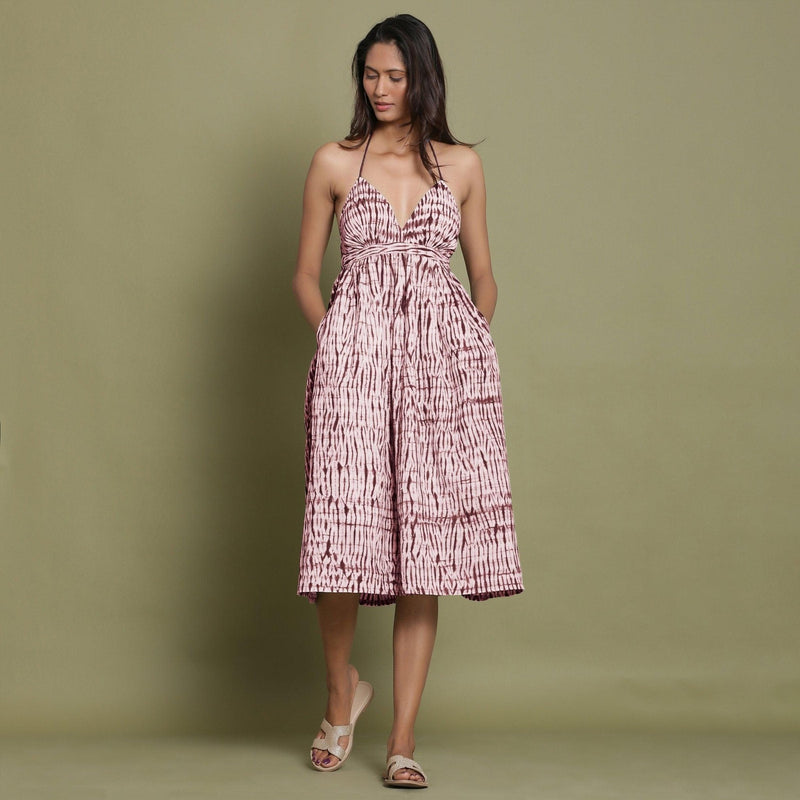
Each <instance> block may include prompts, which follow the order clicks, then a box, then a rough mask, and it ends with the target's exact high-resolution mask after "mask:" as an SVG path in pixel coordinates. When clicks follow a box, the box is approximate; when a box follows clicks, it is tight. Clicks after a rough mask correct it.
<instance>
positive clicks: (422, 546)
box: [294, 14, 523, 787]
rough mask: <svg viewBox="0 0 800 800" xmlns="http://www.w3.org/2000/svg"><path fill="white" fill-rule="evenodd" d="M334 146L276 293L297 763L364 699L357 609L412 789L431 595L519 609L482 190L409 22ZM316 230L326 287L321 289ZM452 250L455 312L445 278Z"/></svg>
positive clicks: (330, 742)
mask: <svg viewBox="0 0 800 800" xmlns="http://www.w3.org/2000/svg"><path fill="white" fill-rule="evenodd" d="M353 76H354V79H355V82H356V101H355V111H354V115H353V120H352V123H351V129H350V134H349V136H347V137H346V138H345V140H344V141H342V142H331V143H329V144H326V145H323V146H322V147H321V148H320V149H319V150H317V152H316V153H315V155H314V158H313V160H312V163H311V168H310V169H309V172H308V177H307V179H306V185H305V192H304V197H303V221H302V226H301V235H300V247H299V253H298V258H297V269H296V274H295V278H294V290H295V294H296V296H297V300H298V303H299V305H300V307H301V309H302V311H303V314H304V315H305V317H306V318H307V320H308V321H309V323H310V324H311V325H312V326H313V328H314V329H315V330H316V338H317V349H316V352H315V354H314V357H313V359H312V362H311V366H310V368H309V372H308V381H307V386H306V400H305V425H306V451H305V476H306V480H305V488H306V506H305V519H304V526H303V542H302V553H301V558H300V577H299V583H298V594H300V595H303V596H306V597H308V598H309V600H311V601H312V602H315V603H316V607H317V612H318V618H319V624H320V629H321V633H322V643H323V649H324V653H325V661H326V667H327V685H328V693H329V694H328V704H327V708H326V712H325V719H324V720H323V723H322V727H321V729H320V731H319V734H318V736H317V738H316V739H315V740H314V742H313V745H312V750H311V759H312V763H313V765H314V766H315V767H316V768H317V769H320V770H325V771H329V770H335V769H338V768H339V767H340V766H341V765H342V763H343V762H344V760H345V759H346V758H347V756H348V755H349V753H350V748H351V747H352V744H353V736H352V733H353V727H354V725H355V722H356V719H357V718H358V716H359V715H360V714H361V712H362V711H363V709H364V708H365V707H366V706H367V704H368V703H369V701H370V700H371V698H372V686H371V685H370V684H368V683H366V682H365V681H361V680H360V679H359V675H358V672H357V671H356V669H355V667H353V666H352V665H351V664H350V651H351V647H352V643H353V636H354V633H355V627H356V617H357V613H358V608H359V604H363V605H382V604H388V603H395V604H396V606H395V621H394V644H393V650H394V723H393V725H392V729H391V732H390V734H389V739H388V743H387V768H386V773H385V776H384V780H385V782H386V784H387V785H390V786H409V787H424V786H427V779H426V776H425V773H424V772H423V770H422V767H421V766H420V764H419V763H417V762H416V761H414V760H413V755H414V723H415V720H416V716H417V712H418V710H419V706H420V700H421V697H422V692H423V688H424V686H425V680H426V677H427V674H428V667H429V664H430V659H431V654H432V652H433V645H434V640H435V637H436V626H437V618H438V596H439V595H456V594H458V595H463V596H464V597H466V598H469V599H471V600H485V599H488V598H491V597H499V596H507V595H513V594H518V593H519V592H521V591H522V590H523V585H522V573H521V569H520V563H519V556H518V551H517V540H516V532H515V527H514V516H513V511H512V504H511V490H510V483H509V476H508V465H507V460H506V440H505V429H504V421H503V407H502V398H501V391H500V373H499V368H498V362H497V354H496V351H495V346H494V342H493V340H492V335H491V332H490V329H489V321H490V320H491V318H492V315H493V313H494V308H495V304H496V299H497V287H496V284H495V281H494V277H493V275H492V267H491V260H490V254H489V242H488V235H487V229H486V192H485V185H484V179H483V170H482V166H481V162H480V159H479V157H478V156H477V154H476V153H475V152H474V151H473V150H472V149H471V147H469V146H467V145H464V144H461V143H459V142H458V141H457V140H456V139H455V138H454V137H453V135H452V134H451V133H450V130H449V128H448V125H447V119H446V114H445V82H444V73H443V70H442V64H441V60H440V58H439V53H438V50H437V48H436V43H435V42H434V39H433V36H432V35H431V32H430V31H429V30H428V28H427V27H426V26H425V25H424V24H423V23H422V22H421V21H420V20H418V19H416V18H415V17H412V16H410V15H408V14H401V15H399V16H396V17H391V18H389V19H386V20H384V21H383V22H381V23H379V24H378V25H376V26H375V27H373V28H372V30H371V31H370V32H369V33H368V34H367V36H366V37H365V38H364V39H363V40H362V41H361V42H360V43H359V45H358V48H357V50H356V53H355V56H354V59H353ZM334 217H336V218H338V223H339V232H340V236H341V251H342V268H341V271H340V272H339V274H338V276H337V277H336V280H335V281H334V284H333V288H332V290H331V296H330V301H329V303H328V306H327V309H326V307H325V304H324V301H323V298H322V293H321V291H320V288H319V279H320V271H321V266H322V259H323V254H324V252H325V249H326V246H327V243H328V239H329V237H330V233H331V225H332V222H333V219H334ZM459 242H460V244H461V249H462V252H463V255H464V260H465V263H466V266H467V273H468V276H469V284H470V290H471V296H472V297H471V298H470V295H469V294H467V292H466V290H465V289H464V287H463V286H462V284H461V283H460V281H459V280H458V279H457V278H456V276H455V275H454V273H453V272H452V271H451V269H450V257H451V256H452V254H453V252H454V250H455V248H456V245H457V244H458V243H459Z"/></svg>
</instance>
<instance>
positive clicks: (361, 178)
mask: <svg viewBox="0 0 800 800" xmlns="http://www.w3.org/2000/svg"><path fill="white" fill-rule="evenodd" d="M357 180H359V181H363V182H364V183H366V184H367V186H369V187H370V189H372V191H373V192H375V194H377V195H378V197H380V198H381V200H383V202H384V203H386V206H387V207H388V209H389V211H391V212H392V217H393V218H394V223H395V225H397V227H398V229H399V230H401V231H404V230H405V229H406V228H407V227H408V224H409V223H410V222H411V220H412V219H414V215H415V214H416V213H417V211H418V210H419V207H420V206H421V205H422V202H423V200H425V198H426V197H427V196H428V195H429V194H430V193H431V192H432V191H433V190H434V189H435V188H436V187H437V186H438V185H439V184H440V183H444V180H443V179H441V178H439V179H437V181H436V182H435V183H433V184H432V185H431V186H429V187H428V188H427V189H426V190H425V192H424V193H423V194H422V196H421V197H420V198H419V200H417V202H416V203H415V205H414V208H413V209H411V214H410V215H409V217H408V219H407V220H406V221H405V222H404V223H403V224H402V225H401V224H400V220H399V219H398V218H397V213H396V212H395V210H394V206H393V205H392V204H391V203H390V202H389V198H388V197H386V195H385V194H384V193H383V192H382V191H381V190H380V189H379V188H378V187H377V186H375V184H374V183H371V182H370V181H368V180H367V179H366V178H365V177H364V176H363V175H359V176H358V178H357ZM342 207H343V208H344V206H342ZM340 213H341V212H340Z"/></svg>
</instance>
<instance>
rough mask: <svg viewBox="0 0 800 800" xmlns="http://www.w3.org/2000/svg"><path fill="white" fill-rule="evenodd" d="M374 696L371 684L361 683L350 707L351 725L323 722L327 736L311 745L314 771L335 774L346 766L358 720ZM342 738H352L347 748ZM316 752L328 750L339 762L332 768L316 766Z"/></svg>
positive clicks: (319, 738) (322, 726) (317, 739)
mask: <svg viewBox="0 0 800 800" xmlns="http://www.w3.org/2000/svg"><path fill="white" fill-rule="evenodd" d="M373 694H374V690H373V688H372V684H371V683H367V682H366V681H359V682H358V685H357V686H356V691H355V693H354V695H353V705H352V706H350V724H349V725H331V724H330V722H328V720H326V719H323V720H322V724H321V725H320V728H321V729H322V731H323V732H324V734H325V736H320V737H317V738H316V739H314V741H313V742H312V743H311V751H310V755H311V766H312V767H314V769H318V770H319V771H320V772H333V771H334V770H337V769H339V767H341V766H342V764H344V762H345V761H346V760H347V757H348V756H349V755H350V751H351V750H352V749H353V731H354V730H355V727H356V720H357V719H358V718H359V717H360V716H361V712H362V711H363V710H364V709H365V708H366V707H367V706H368V705H369V702H370V700H372V695H373ZM341 736H349V737H350V739H349V741H348V742H347V747H342V746H341V745H340V744H339V737H341ZM314 750H327V751H328V752H329V753H330V754H331V755H332V756H336V758H338V759H339V760H338V761H337V762H336V763H335V764H334V765H333V766H330V767H326V766H323V765H322V764H315V763H314V752H313V751H314Z"/></svg>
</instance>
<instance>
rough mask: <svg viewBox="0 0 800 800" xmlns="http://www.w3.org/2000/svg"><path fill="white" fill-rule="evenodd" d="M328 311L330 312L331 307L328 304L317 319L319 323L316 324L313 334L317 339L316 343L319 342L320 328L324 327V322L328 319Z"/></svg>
mask: <svg viewBox="0 0 800 800" xmlns="http://www.w3.org/2000/svg"><path fill="white" fill-rule="evenodd" d="M330 313H331V307H330V306H328V308H327V309H326V310H325V313H324V314H323V315H322V319H321V320H320V321H319V325H317V330H316V332H315V334H314V335H315V336H316V339H317V344H319V337H320V334H321V333H322V329H323V328H324V327H325V323H326V322H327V321H328V317H329V316H330Z"/></svg>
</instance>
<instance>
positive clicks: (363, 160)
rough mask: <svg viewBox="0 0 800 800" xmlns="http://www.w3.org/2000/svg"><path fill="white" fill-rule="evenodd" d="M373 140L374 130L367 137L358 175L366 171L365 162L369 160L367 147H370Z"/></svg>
mask: <svg viewBox="0 0 800 800" xmlns="http://www.w3.org/2000/svg"><path fill="white" fill-rule="evenodd" d="M371 141H372V131H370V134H369V136H368V137H367V143H366V145H364V155H363V156H361V166H360V167H359V168H358V177H359V178H360V177H361V173H362V172H363V171H364V162H365V161H366V160H367V149H368V148H369V143H370V142H371Z"/></svg>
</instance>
